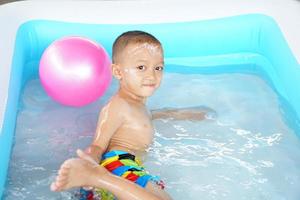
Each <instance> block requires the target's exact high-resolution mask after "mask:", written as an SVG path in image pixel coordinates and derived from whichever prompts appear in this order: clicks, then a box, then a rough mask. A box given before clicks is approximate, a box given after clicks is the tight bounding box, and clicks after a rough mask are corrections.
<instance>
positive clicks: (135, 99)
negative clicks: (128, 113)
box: [118, 87, 147, 104]
mask: <svg viewBox="0 0 300 200" xmlns="http://www.w3.org/2000/svg"><path fill="white" fill-rule="evenodd" d="M118 94H119V95H120V96H121V97H123V98H125V99H126V100H128V101H131V102H135V103H142V104H145V103H146V100H147V97H142V96H138V95H136V94H133V93H132V92H130V91H128V90H126V89H124V88H122V87H120V88H119V91H118Z"/></svg>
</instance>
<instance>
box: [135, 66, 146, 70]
mask: <svg viewBox="0 0 300 200" xmlns="http://www.w3.org/2000/svg"><path fill="white" fill-rule="evenodd" d="M137 69H139V70H145V69H146V67H145V66H144V65H140V66H138V67H137Z"/></svg>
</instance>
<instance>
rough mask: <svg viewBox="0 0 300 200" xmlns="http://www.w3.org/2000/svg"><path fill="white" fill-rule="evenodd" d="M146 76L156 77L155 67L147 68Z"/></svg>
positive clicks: (152, 78) (148, 77)
mask: <svg viewBox="0 0 300 200" xmlns="http://www.w3.org/2000/svg"><path fill="white" fill-rule="evenodd" d="M145 78H147V79H151V80H154V79H155V71H154V70H153V69H149V70H147V72H146V76H145Z"/></svg>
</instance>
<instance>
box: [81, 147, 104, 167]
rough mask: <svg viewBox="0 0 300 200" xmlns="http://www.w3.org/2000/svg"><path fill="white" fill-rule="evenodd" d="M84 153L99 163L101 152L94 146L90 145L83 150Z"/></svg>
mask: <svg viewBox="0 0 300 200" xmlns="http://www.w3.org/2000/svg"><path fill="white" fill-rule="evenodd" d="M85 153H86V154H88V155H90V156H91V157H92V158H93V159H94V160H95V161H96V162H97V163H99V162H100V157H101V156H102V153H103V150H102V149H101V148H100V147H98V146H96V145H90V146H89V147H88V148H86V149H85Z"/></svg>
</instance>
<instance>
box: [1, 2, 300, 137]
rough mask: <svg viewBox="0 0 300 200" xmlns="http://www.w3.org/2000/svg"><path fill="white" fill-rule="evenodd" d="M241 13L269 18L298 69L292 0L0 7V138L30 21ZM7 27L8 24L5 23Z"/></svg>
mask: <svg viewBox="0 0 300 200" xmlns="http://www.w3.org/2000/svg"><path fill="white" fill-rule="evenodd" d="M246 13H262V14H267V15H269V16H272V17H274V18H275V20H276V21H277V22H278V24H279V26H280V27H281V29H282V31H283V33H284V35H285V37H286V39H287V42H288V44H289V46H290V47H291V49H292V51H293V53H294V55H295V56H296V58H297V60H298V62H299V63H300V2H299V1H296V0H251V1H248V2H246V1H236V0H224V1H218V0H209V1H208V0H198V1H196V0H195V1H191V0H189V1H177V0H175V1H124V0H123V1H80V0H76V1H51V2H50V1H41V0H35V1H34V0H33V1H20V2H14V3H8V4H4V5H1V6H0V27H1V32H0V34H1V36H0V134H1V129H2V123H3V115H4V111H5V107H6V99H7V92H8V82H9V74H10V66H11V60H12V55H13V47H14V40H15V35H16V31H17V29H18V27H19V26H20V24H22V23H24V22H26V21H28V20H32V19H52V20H60V21H71V22H88V23H157V22H176V21H191V20H203V19H213V18H220V17H225V16H233V15H239V14H246ZM8 21H9V22H8Z"/></svg>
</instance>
